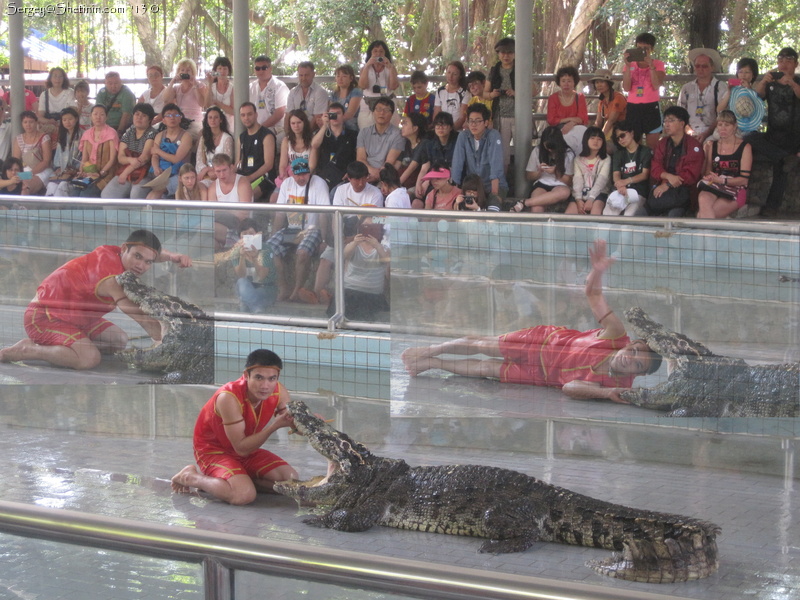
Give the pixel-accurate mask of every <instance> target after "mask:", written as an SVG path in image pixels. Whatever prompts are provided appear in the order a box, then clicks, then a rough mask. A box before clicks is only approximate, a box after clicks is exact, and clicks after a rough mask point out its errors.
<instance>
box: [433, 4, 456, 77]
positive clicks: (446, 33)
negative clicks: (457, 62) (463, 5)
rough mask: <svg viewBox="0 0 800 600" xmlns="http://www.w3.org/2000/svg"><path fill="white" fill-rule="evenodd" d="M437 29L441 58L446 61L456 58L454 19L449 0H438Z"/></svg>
mask: <svg viewBox="0 0 800 600" xmlns="http://www.w3.org/2000/svg"><path fill="white" fill-rule="evenodd" d="M437 4H438V9H439V31H440V33H441V36H442V46H441V49H442V59H443V60H444V62H446V63H448V62H450V61H451V60H453V59H455V58H456V40H455V37H454V36H455V20H454V15H453V9H452V4H451V3H450V0H438V2H437Z"/></svg>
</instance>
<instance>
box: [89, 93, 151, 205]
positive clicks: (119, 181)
mask: <svg viewBox="0 0 800 600" xmlns="http://www.w3.org/2000/svg"><path fill="white" fill-rule="evenodd" d="M153 117H155V113H154V112H153V107H152V106H151V105H150V104H137V105H136V106H134V107H133V125H131V126H130V127H128V130H127V131H126V132H125V133H123V134H122V139H121V140H120V143H119V148H118V150H117V171H116V176H115V177H112V178H111V180H110V181H109V182H108V185H106V186H105V187H104V188H103V193H102V194H100V197H101V198H129V197H130V198H139V199H142V198H146V197H147V194H148V193H149V192H150V188H147V187H145V186H144V183H146V180H147V172H148V170H149V168H150V158H151V155H152V152H153V144H154V139H155V137H156V131H155V129H153V128H152V127H151V124H152V122H153Z"/></svg>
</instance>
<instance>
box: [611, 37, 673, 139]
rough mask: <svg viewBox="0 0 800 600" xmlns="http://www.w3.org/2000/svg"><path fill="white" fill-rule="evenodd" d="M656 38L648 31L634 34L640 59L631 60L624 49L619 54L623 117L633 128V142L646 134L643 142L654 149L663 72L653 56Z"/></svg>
mask: <svg viewBox="0 0 800 600" xmlns="http://www.w3.org/2000/svg"><path fill="white" fill-rule="evenodd" d="M655 46H656V38H655V36H654V35H653V34H652V33H642V34H639V35H638V36H637V37H636V48H638V49H639V50H640V51H641V56H642V58H641V60H633V59H635V58H637V59H638V58H639V57H638V56H631V55H630V54H629V53H628V52H627V51H626V52H625V53H624V54H623V56H624V58H625V65H624V66H623V67H622V89H624V90H625V91H626V92H628V110H627V119H628V121H629V122H630V123H632V124H633V126H634V127H635V128H636V138H637V140H636V141H637V142H638V141H639V140H640V139H641V137H642V135H646V136H647V138H646V140H647V145H648V146H649V147H650V149H651V150H652V149H654V148H655V147H656V144H657V143H658V138H659V137H661V131H662V128H661V108H660V107H659V104H658V101H659V100H660V98H661V91H660V90H661V86H662V85H663V83H664V77H666V75H667V72H666V68H665V67H664V63H663V62H662V61H660V60H655V59H654V58H653V49H654V48H655Z"/></svg>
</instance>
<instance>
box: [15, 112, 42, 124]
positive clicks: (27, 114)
mask: <svg viewBox="0 0 800 600" xmlns="http://www.w3.org/2000/svg"><path fill="white" fill-rule="evenodd" d="M24 119H33V120H34V121H37V122H38V121H39V117H38V116H37V115H36V113H35V112H33V111H32V110H23V111H22V112H21V113H19V122H20V123H22V121H23V120H24Z"/></svg>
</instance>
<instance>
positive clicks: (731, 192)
mask: <svg viewBox="0 0 800 600" xmlns="http://www.w3.org/2000/svg"><path fill="white" fill-rule="evenodd" d="M697 189H698V190H700V191H701V192H711V193H712V194H714V195H715V196H721V197H723V198H727V199H728V200H736V196H737V195H738V194H739V188H736V187H733V186H732V185H722V184H720V183H711V182H709V181H705V180H700V181H699V182H698V183H697Z"/></svg>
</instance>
